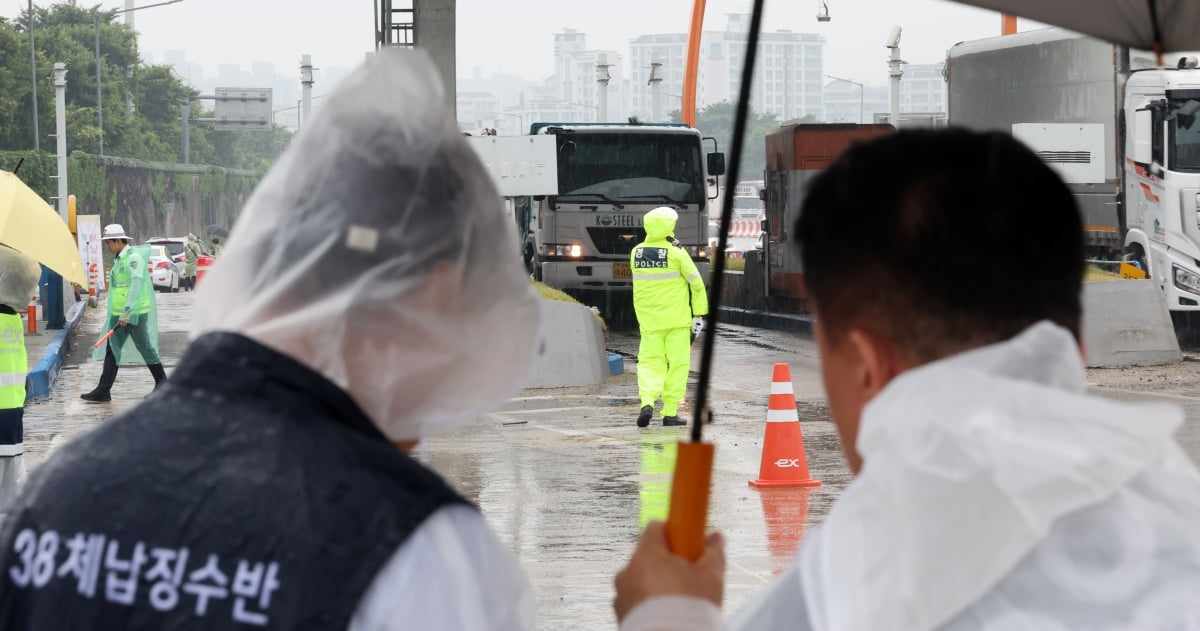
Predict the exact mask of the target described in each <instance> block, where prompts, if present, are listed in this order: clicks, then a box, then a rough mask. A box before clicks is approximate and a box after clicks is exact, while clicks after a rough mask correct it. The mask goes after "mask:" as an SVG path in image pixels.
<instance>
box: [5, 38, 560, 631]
mask: <svg viewBox="0 0 1200 631" xmlns="http://www.w3.org/2000/svg"><path fill="white" fill-rule="evenodd" d="M323 103H324V105H323V107H322V108H321V109H320V110H319V111H318V112H317V113H316V114H314V117H313V120H312V122H311V123H309V124H306V125H305V128H304V129H303V130H302V131H301V132H300V133H299V134H298V135H297V136H296V137H295V139H293V141H292V143H291V145H290V146H289V147H288V149H287V150H286V152H285V153H284V154H283V156H282V157H281V158H280V160H279V162H278V163H277V164H276V165H275V166H274V168H272V170H271V172H270V173H269V174H268V175H267V176H266V178H265V179H264V180H263V182H262V183H261V184H260V185H259V187H258V189H257V190H256V191H255V192H254V194H253V195H252V197H251V198H250V199H249V201H248V202H247V205H246V207H245V209H244V211H243V213H242V215H241V217H240V218H239V220H238V222H237V224H236V225H235V226H234V229H233V231H232V233H231V235H230V238H229V240H228V244H227V246H226V248H225V250H224V252H223V253H222V256H221V259H220V261H219V262H218V263H217V264H216V265H215V266H214V267H213V269H212V271H211V272H210V273H209V275H207V276H206V277H205V282H204V284H203V285H201V286H200V287H199V288H198V290H197V292H198V293H197V296H196V306H195V314H194V317H195V321H194V327H193V331H192V336H193V340H192V342H191V344H190V346H189V348H188V349H187V351H186V353H185V355H184V356H183V358H182V359H181V360H180V361H179V364H178V367H177V368H176V370H175V372H174V373H173V374H172V376H171V379H170V380H169V381H168V383H167V385H166V386H165V387H163V388H161V389H159V390H158V391H156V392H155V393H154V394H153V395H151V396H150V397H149V399H148V400H147V401H146V402H144V403H142V404H141V405H139V406H138V407H135V408H133V409H132V410H131V411H129V412H126V413H125V414H122V415H120V416H118V417H116V418H115V419H113V420H112V421H110V422H108V423H106V424H104V425H103V426H101V427H99V428H98V429H97V430H95V431H94V432H93V433H91V434H89V435H86V436H84V437H81V438H79V439H77V440H75V441H73V442H71V443H70V444H67V445H65V446H64V447H63V448H62V449H61V450H60V451H59V453H58V454H57V455H56V456H55V457H54V458H53V459H52V460H51V461H50V462H48V463H47V464H45V465H43V467H41V468H40V469H39V471H38V472H36V473H35V475H34V476H33V480H32V481H31V483H30V484H29V485H27V487H26V491H25V493H24V494H23V495H22V496H21V497H20V498H19V499H18V502H17V506H16V508H15V511H14V513H13V515H12V519H11V521H10V522H9V523H6V524H5V526H4V531H3V537H2V539H0V566H2V567H3V570H4V571H5V572H6V573H7V574H8V575H10V577H11V581H9V582H6V587H3V588H0V628H4V629H9V630H12V629H75V628H94V629H100V628H103V629H133V628H136V629H225V628H230V629H234V628H237V629H243V628H251V627H250V626H247V625H258V626H267V627H269V628H274V629H338V630H344V629H351V630H356V631H357V630H364V631H366V630H370V631H380V630H388V629H412V628H421V629H434V630H437V629H448V630H449V629H454V630H459V629H461V630H468V629H469V630H488V629H504V630H508V629H513V630H516V629H530V628H532V627H533V611H534V600H533V597H532V594H531V591H530V586H529V583H528V581H527V578H526V577H525V575H524V574H523V572H522V571H521V569H520V568H519V566H518V565H517V563H516V559H515V558H514V556H513V555H512V554H511V553H510V552H509V551H508V550H507V549H506V548H505V547H504V545H503V544H502V543H501V542H500V541H499V539H498V538H497V537H496V535H495V534H494V533H493V532H492V531H491V530H490V529H489V528H488V526H487V524H486V522H485V521H484V519H483V517H482V516H481V515H480V514H479V512H478V511H477V510H476V509H475V508H474V507H473V506H471V505H470V504H469V503H468V502H467V501H466V500H464V499H463V498H462V497H461V496H459V495H458V494H457V493H456V492H455V491H454V490H452V489H451V488H450V487H449V486H448V485H447V484H446V483H445V482H444V481H443V480H442V479H441V478H440V477H438V476H437V475H436V474H435V473H433V472H432V471H430V470H428V469H426V468H425V467H424V466H423V465H421V464H420V463H419V462H417V461H416V460H415V459H413V458H411V457H409V456H408V455H407V453H408V452H409V451H410V450H411V449H412V448H413V447H414V446H415V445H416V444H417V443H418V441H420V440H421V438H423V437H425V436H428V435H430V434H434V433H438V432H443V431H446V430H447V429H448V428H451V427H453V426H454V425H456V424H459V423H462V422H465V421H468V420H472V419H475V418H476V417H478V416H479V415H480V414H483V413H486V412H488V411H490V410H492V409H494V408H496V407H498V406H499V405H500V404H501V403H502V402H504V401H505V400H507V399H508V398H509V397H511V396H512V395H513V394H514V393H515V392H516V391H517V390H518V389H519V388H520V387H521V385H522V384H523V382H524V380H525V379H526V378H527V377H528V374H529V373H530V370H531V368H532V362H533V348H534V346H535V339H536V330H537V323H538V309H537V299H536V297H535V295H534V293H533V291H532V288H531V287H530V284H529V280H528V278H527V277H526V276H525V274H524V273H523V271H522V268H521V263H520V257H519V254H518V249H517V238H516V234H515V231H514V229H513V226H512V223H511V222H510V221H507V220H506V219H505V215H504V212H503V206H502V201H501V199H500V197H499V195H498V193H497V192H496V190H495V188H494V186H493V184H492V182H491V178H490V177H489V175H488V173H487V172H486V170H485V169H484V167H483V165H482V164H481V163H480V161H479V159H478V158H477V157H476V155H475V153H474V151H473V150H472V149H471V148H470V147H469V146H468V145H467V144H466V141H465V140H464V139H463V138H462V136H461V134H460V132H459V131H458V129H457V125H456V122H455V120H454V119H453V117H452V116H451V114H450V113H449V112H448V111H447V109H446V108H445V100H444V92H443V87H442V86H441V84H440V82H439V80H438V78H437V74H436V72H435V70H434V67H433V65H432V63H431V62H430V60H429V59H428V58H427V56H426V55H425V54H424V53H423V52H412V51H399V50H386V51H380V52H379V53H376V54H375V55H374V56H372V57H371V59H369V60H368V61H367V62H366V63H365V65H363V66H362V67H360V68H359V69H357V70H356V71H355V72H354V73H352V74H351V75H350V76H349V77H347V78H346V79H344V80H343V81H342V82H341V83H340V84H339V85H338V87H337V88H336V89H335V90H334V91H333V92H332V93H331V94H330V96H328V97H327V98H326V99H325V100H324V101H323ZM49 533H54V537H53V538H52V537H51V536H50V534H49ZM77 533H80V538H79V539H75V538H74V537H75V535H76V534H77ZM93 538H96V539H95V540H97V541H101V545H104V544H105V543H104V542H107V545H108V546H110V547H108V548H106V551H107V555H110V556H113V558H115V559H118V560H121V562H123V563H126V565H125V566H123V567H124V568H125V571H124V573H123V574H121V573H114V574H112V576H113V577H116V578H127V577H128V573H129V571H128V570H129V565H128V563H129V561H130V559H133V560H139V559H141V560H144V561H145V563H144V565H143V566H142V571H143V574H142V576H143V578H144V579H145V580H146V584H144V585H142V586H140V587H137V588H136V589H134V590H132V591H130V590H129V589H126V588H122V587H121V586H120V585H117V584H116V583H113V582H111V581H113V580H115V579H114V578H110V575H109V574H108V573H107V572H102V573H101V579H100V582H98V583H95V584H93V583H91V582H86V583H84V582H81V581H82V579H80V580H78V581H77V580H75V578H76V577H75V575H74V574H72V571H71V568H70V567H68V569H66V570H64V569H61V568H62V565H61V564H63V563H65V562H66V561H67V560H68V559H69V558H70V557H69V555H68V549H69V550H80V551H82V552H80V556H81V557H83V556H86V555H85V554H84V553H85V552H86V551H87V550H90V549H91V548H89V547H88V546H90V545H91V542H92V541H93ZM99 538H103V539H99ZM31 542H34V543H33V544H32V545H34V546H35V547H34V548H30V545H31ZM114 542H115V545H116V546H117V547H116V548H113V547H111V546H113V545H114ZM56 543H57V545H58V548H57V549H58V553H57V554H53V553H51V552H49V551H50V550H51V549H52V548H54V547H55V544H56ZM30 550H34V552H30ZM114 550H115V551H114ZM142 553H144V555H143V556H144V559H143V556H139V554H142ZM107 559H108V557H107V556H106V558H105V560H106V561H107ZM50 560H53V561H54V563H53V564H51V563H48V561H50ZM50 565H58V566H59V569H58V570H56V572H55V573H53V574H48V573H46V572H45V568H46V567H49V566H50ZM177 568H178V569H177ZM82 575H83V576H85V577H86V576H94V575H88V574H86V573H84V574H82ZM181 583H182V587H179V586H180V584H181ZM81 585H82V587H81ZM121 585H126V584H124V583H122V584H121ZM84 588H86V589H84ZM202 601H203V602H202Z"/></svg>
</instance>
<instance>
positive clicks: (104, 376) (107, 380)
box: [79, 347, 117, 403]
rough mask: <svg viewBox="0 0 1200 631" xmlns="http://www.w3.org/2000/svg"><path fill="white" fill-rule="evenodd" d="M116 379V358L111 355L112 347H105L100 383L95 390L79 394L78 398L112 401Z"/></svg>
mask: <svg viewBox="0 0 1200 631" xmlns="http://www.w3.org/2000/svg"><path fill="white" fill-rule="evenodd" d="M116 380H117V358H116V357H114V356H113V352H112V348H108V347H106V348H105V352H104V370H103V371H102V372H101V373H100V384H99V385H97V386H96V389H95V390H92V391H91V392H88V393H86V394H81V395H79V398H80V399H83V400H84V401H87V402H89V403H107V402H108V401H112V395H111V394H110V392H111V390H112V385H113V382H115V381H116Z"/></svg>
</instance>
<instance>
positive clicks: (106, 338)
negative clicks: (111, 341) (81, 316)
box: [92, 327, 117, 348]
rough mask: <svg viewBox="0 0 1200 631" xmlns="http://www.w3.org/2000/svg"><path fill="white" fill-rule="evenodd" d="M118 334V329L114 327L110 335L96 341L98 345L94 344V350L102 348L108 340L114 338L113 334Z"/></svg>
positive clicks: (107, 334)
mask: <svg viewBox="0 0 1200 631" xmlns="http://www.w3.org/2000/svg"><path fill="white" fill-rule="evenodd" d="M116 332H117V327H113V330H111V331H109V332H108V333H105V334H104V337H102V338H100V339H98V340H96V343H95V344H92V348H100V345H101V344H103V343H105V342H107V341H108V338H110V337H112V334H113V333H116Z"/></svg>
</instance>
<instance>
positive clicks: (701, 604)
mask: <svg viewBox="0 0 1200 631" xmlns="http://www.w3.org/2000/svg"><path fill="white" fill-rule="evenodd" d="M1031 218H1036V219H1034V220H1033V221H1032V223H1031ZM847 226H853V229H852V230H848V229H847ZM796 234H797V235H799V240H800V243H799V245H800V248H801V251H802V256H803V261H804V268H805V273H806V279H805V280H806V283H807V286H808V289H809V292H810V294H811V295H812V296H813V298H814V299H815V304H816V315H817V324H818V327H817V331H816V339H817V343H818V346H819V349H820V352H821V357H822V371H823V374H824V378H825V387H826V391H827V394H828V399H829V404H830V412H831V414H832V416H833V418H834V421H835V423H836V424H837V427H838V430H839V434H840V436H841V439H842V444H843V447H844V449H845V452H846V456H847V460H848V461H849V463H850V466H851V469H852V470H853V471H854V472H855V473H856V474H857V477H856V478H855V480H854V482H853V483H852V484H851V485H850V486H849V487H848V488H847V489H846V491H845V492H844V493H843V494H842V496H841V497H840V498H838V500H837V502H836V503H835V504H834V506H833V508H832V509H831V511H830V513H829V515H828V517H827V519H826V520H825V522H824V523H823V524H822V526H821V528H820V529H819V530H817V531H815V532H812V533H810V534H809V535H808V536H807V537H806V539H805V541H804V542H803V543H802V545H801V547H800V549H799V551H798V552H797V556H796V560H795V563H794V565H793V566H792V567H791V568H790V569H789V570H788V571H786V572H785V573H784V574H783V575H782V576H781V577H779V578H778V579H777V580H776V581H775V582H774V583H772V584H771V585H770V586H768V587H767V588H766V589H765V590H764V591H763V592H762V593H760V594H759V595H758V596H757V597H756V598H754V599H752V601H751V602H750V603H749V604H748V605H746V606H745V607H744V608H743V609H742V610H741V611H739V612H738V613H736V614H734V615H733V617H732V618H731V619H730V620H729V621H728V624H727V627H726V628H728V629H738V630H741V629H746V630H749V629H755V630H763V631H774V630H778V631H783V630H788V631H797V630H805V629H813V630H825V629H836V630H839V631H842V630H845V631H859V630H866V629H903V630H929V629H944V630H952V631H974V630H1015V629H1038V630H1050V631H1056V630H1065V629H1129V630H1138V631H1152V630H1159V629H1162V630H1166V629H1197V628H1200V529H1198V528H1200V475H1198V474H1197V471H1196V469H1195V467H1194V466H1193V465H1192V463H1191V462H1190V461H1189V460H1188V459H1187V457H1186V456H1185V454H1184V453H1183V452H1182V450H1181V449H1180V448H1179V446H1178V445H1177V444H1176V442H1175V440H1174V437H1173V436H1174V433H1175V431H1176V429H1177V428H1178V427H1179V426H1180V423H1181V421H1182V414H1181V411H1180V410H1179V409H1178V408H1177V407H1175V406H1172V405H1163V404H1149V403H1138V404H1132V403H1121V402H1117V401H1113V400H1109V399H1105V398H1101V397H1097V396H1092V395H1089V394H1087V393H1086V392H1085V390H1084V378H1085V372H1084V367H1083V362H1082V353H1081V349H1080V341H1079V340H1080V339H1081V336H1080V326H1081V325H1080V321H1081V306H1080V290H1081V279H1082V277H1083V272H1084V267H1083V260H1084V251H1083V226H1082V222H1081V220H1080V217H1079V213H1078V211H1077V209H1076V207H1075V204H1074V200H1073V198H1072V197H1071V194H1070V192H1069V191H1068V189H1067V188H1066V186H1065V185H1064V184H1063V183H1062V181H1061V180H1059V179H1058V177H1057V176H1056V175H1055V174H1054V172H1053V171H1051V170H1050V168H1049V167H1047V166H1046V165H1045V164H1043V163H1042V162H1041V161H1040V160H1039V159H1038V157H1037V156H1036V155H1034V154H1033V153H1032V152H1031V151H1029V150H1028V149H1026V148H1025V147H1023V146H1022V145H1020V144H1019V143H1017V142H1016V141H1015V140H1013V139H1012V138H1011V137H1009V136H1006V135H1003V134H982V135H981V134H974V133H970V132H965V131H948V132H903V133H900V134H897V135H895V136H893V137H888V138H885V139H881V140H877V141H874V142H871V143H869V144H866V145H860V146H858V147H856V148H853V149H851V150H849V151H848V152H847V153H846V154H844V155H843V156H842V157H841V158H840V159H839V160H838V161H837V162H836V163H835V164H834V165H832V166H831V167H830V168H829V169H827V170H826V171H825V172H824V173H822V174H821V175H820V176H818V177H817V179H816V180H815V181H814V182H813V183H812V185H811V188H810V189H809V192H808V196H807V198H806V200H805V202H804V204H803V208H802V211H801V217H800V219H799V221H798V224H797V227H796ZM665 550H666V547H665V541H663V537H662V530H661V528H651V529H648V530H647V532H646V534H645V535H644V537H643V541H642V543H641V544H640V546H639V548H638V550H637V551H636V552H635V554H634V556H633V558H632V559H631V561H630V563H629V565H628V566H627V567H626V568H625V569H624V570H623V571H622V573H621V574H620V575H618V578H617V600H616V603H615V604H616V609H617V613H618V616H619V617H620V618H621V619H622V621H623V622H622V625H621V629H622V630H623V631H646V630H651V629H653V630H656V631H666V630H673V629H690V630H693V631H701V630H704V629H715V628H717V627H718V626H719V619H720V615H719V611H718V609H717V606H718V605H719V603H720V594H721V585H720V582H721V578H720V577H721V570H722V563H721V562H722V555H721V547H720V545H719V543H716V542H714V544H712V545H711V546H710V550H709V551H707V553H706V556H705V557H703V558H702V559H701V560H700V562H699V563H698V567H697V565H693V564H689V563H687V562H684V561H680V560H678V559H667V558H666V557H665V556H664V554H663V553H664V552H665Z"/></svg>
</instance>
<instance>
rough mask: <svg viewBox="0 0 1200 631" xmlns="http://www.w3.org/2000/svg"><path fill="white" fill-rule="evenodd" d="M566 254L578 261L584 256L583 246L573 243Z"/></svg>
mask: <svg viewBox="0 0 1200 631" xmlns="http://www.w3.org/2000/svg"><path fill="white" fill-rule="evenodd" d="M566 254H567V256H569V257H571V258H573V259H577V258H579V257H581V256H583V246H582V245H579V244H578V243H572V244H571V245H568V246H567V252H566Z"/></svg>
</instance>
